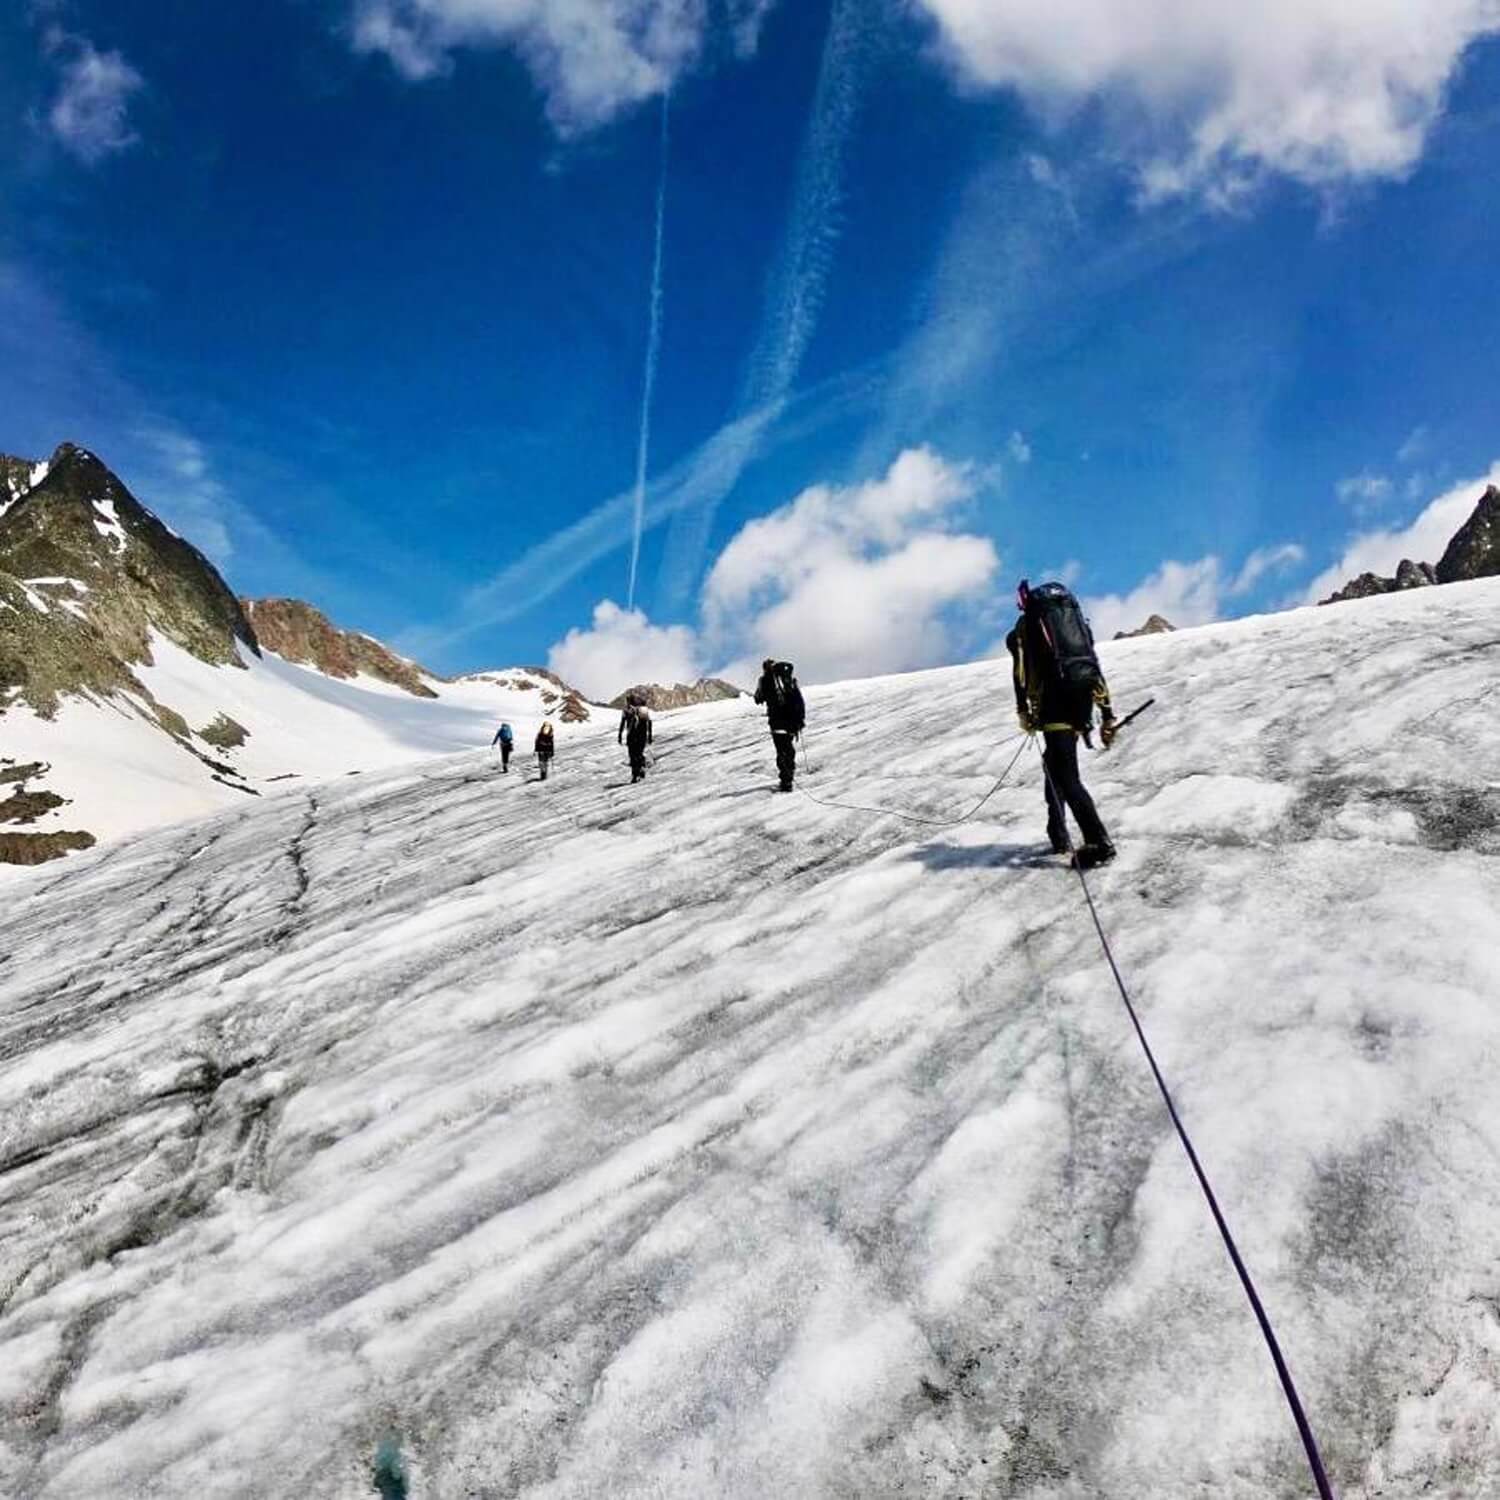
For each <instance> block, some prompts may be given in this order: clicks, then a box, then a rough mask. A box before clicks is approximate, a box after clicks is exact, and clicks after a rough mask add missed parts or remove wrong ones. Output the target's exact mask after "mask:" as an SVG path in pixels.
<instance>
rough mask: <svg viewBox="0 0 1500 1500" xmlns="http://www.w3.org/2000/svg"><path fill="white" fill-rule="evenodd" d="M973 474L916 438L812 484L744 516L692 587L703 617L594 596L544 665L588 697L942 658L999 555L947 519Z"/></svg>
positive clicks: (986, 592)
mask: <svg viewBox="0 0 1500 1500" xmlns="http://www.w3.org/2000/svg"><path fill="white" fill-rule="evenodd" d="M973 489H974V479H973V476H972V474H971V472H970V471H969V470H968V469H966V468H962V467H956V466H954V465H952V464H948V463H945V462H944V461H943V459H941V458H940V457H939V456H938V455H937V454H935V453H933V452H932V451H931V450H929V449H926V448H913V449H909V450H908V451H907V452H905V453H903V454H902V455H901V456H900V457H899V458H898V459H897V460H896V461H895V463H893V464H892V465H891V467H890V469H889V471H888V472H887V473H886V474H885V475H884V476H883V477H882V478H880V479H877V480H872V481H870V482H869V483H866V484H857V485H850V486H847V487H844V488H838V487H835V486H831V485H814V486H813V487H812V488H811V489H807V490H804V491H803V492H802V493H801V494H800V495H798V496H797V497H796V498H795V499H794V500H792V501H791V502H790V503H789V504H787V505H784V506H782V507H781V508H780V509H779V510H776V511H773V512H772V513H771V514H770V515H767V516H762V517H760V518H759V519H757V520H754V521H751V522H749V523H747V524H746V525H745V526H744V527H742V528H741V530H740V531H739V532H738V533H737V534H736V535H735V536H734V537H733V538H732V539H731V540H730V542H729V543H728V545H727V546H726V547H725V548H724V550H723V551H722V552H721V553H720V554H719V557H718V559H717V561H716V562H715V563H714V566H713V568H712V569H711V570H710V572H709V575H708V579H707V581H706V582H705V584H704V586H703V594H702V599H701V606H702V609H701V627H700V629H698V630H693V629H692V628H690V627H689V626H687V625H668V626H659V625H653V624H652V623H651V622H650V621H649V620H648V619H647V618H646V616H645V615H644V614H643V613H642V612H641V611H639V610H623V609H621V608H620V607H619V606H618V605H617V604H615V603H613V602H612V601H609V600H606V601H605V602H604V603H602V604H600V605H599V606H598V607H597V608H596V609H595V611H594V622H593V627H592V628H591V629H589V630H573V631H570V632H569V633H568V635H567V636H566V637H565V638H564V639H563V640H562V641H560V642H559V643H558V644H557V645H556V646H554V647H553V648H552V651H551V653H550V655H549V658H548V664H549V665H550V666H551V667H552V669H553V670H554V671H555V672H557V673H558V674H559V675H560V676H562V677H564V678H566V679H567V680H569V681H570V682H576V683H577V684H578V685H579V687H581V688H582V689H583V690H584V691H585V692H587V693H589V694H590V695H591V696H598V697H613V696H614V695H615V694H616V693H618V692H619V691H620V690H621V689H622V688H624V687H628V686H630V685H631V684H633V683H636V682H666V683H670V682H690V681H692V680H694V679H695V678H697V677H699V676H701V675H702V674H703V672H704V670H705V669H707V668H712V669H713V670H714V671H715V672H716V674H717V675H719V676H723V677H727V678H729V680H730V681H732V682H739V683H742V684H743V683H747V682H751V681H753V680H754V678H755V677H756V675H757V674H758V672H759V663H760V661H761V660H762V658H764V657H766V656H777V657H781V658H789V659H790V660H792V661H794V662H795V663H796V664H797V668H798V673H799V675H800V676H801V677H802V679H803V680H804V681H807V682H828V681H833V680H835V679H838V678H844V677H863V676H869V675H871V674H874V673H881V672H901V671H907V670H910V669H913V668H916V667H923V666H931V665H934V664H937V663H940V662H943V661H947V660H949V659H951V656H952V652H953V631H954V626H955V624H956V623H957V621H956V620H955V619H954V612H955V611H960V612H962V613H963V614H964V615H965V619H964V622H963V623H965V624H966V625H967V624H977V623H980V622H978V621H976V620H975V619H974V618H973V616H974V613H975V606H982V605H983V604H984V603H985V601H987V600H988V599H989V598H990V596H991V593H992V589H991V584H992V581H993V577H994V573H995V569H996V567H997V566H998V564H999V559H998V558H997V556H996V554H995V549H994V546H993V545H992V544H991V543H990V542H989V541H988V540H987V539H986V538H984V537H979V536H972V535H965V534H963V533H960V532H957V531H954V530H953V529H951V527H952V523H953V522H954V520H955V515H956V512H957V511H958V509H959V508H960V507H961V506H962V505H963V503H964V502H965V501H967V500H968V499H969V498H970V496H971V495H972V493H973Z"/></svg>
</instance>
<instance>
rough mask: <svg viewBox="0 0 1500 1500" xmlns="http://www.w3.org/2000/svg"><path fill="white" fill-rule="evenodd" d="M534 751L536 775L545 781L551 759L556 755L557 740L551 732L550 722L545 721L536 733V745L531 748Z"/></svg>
mask: <svg viewBox="0 0 1500 1500" xmlns="http://www.w3.org/2000/svg"><path fill="white" fill-rule="evenodd" d="M532 748H533V749H534V750H535V751H536V768H537V774H538V776H540V778H541V779H542V780H543V781H545V780H546V779H547V772H548V771H550V770H551V769H552V757H553V756H554V755H555V754H556V753H557V740H556V737H555V736H554V735H553V732H552V720H551V719H548V720H546V721H545V722H544V723H543V724H542V727H541V728H540V729H538V730H537V732H536V744H535V745H534V746H533V747H532Z"/></svg>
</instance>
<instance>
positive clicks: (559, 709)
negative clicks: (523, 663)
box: [453, 667, 591, 724]
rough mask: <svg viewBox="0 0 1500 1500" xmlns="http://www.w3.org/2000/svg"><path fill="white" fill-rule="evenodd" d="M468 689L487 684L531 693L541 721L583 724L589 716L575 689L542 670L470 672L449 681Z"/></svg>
mask: <svg viewBox="0 0 1500 1500" xmlns="http://www.w3.org/2000/svg"><path fill="white" fill-rule="evenodd" d="M453 680H454V681H455V682H457V683H462V684H465V685H469V686H482V685H484V684H489V685H490V686H492V687H497V688H500V689H502V690H503V691H505V692H508V693H535V694H536V701H537V703H538V704H539V705H540V707H541V711H542V715H543V717H547V718H551V717H553V716H556V718H557V719H558V721H559V722H560V723H563V724H586V723H588V721H589V719H590V717H591V715H590V713H589V705H588V701H587V700H586V699H585V698H584V696H583V694H582V693H580V692H579V691H578V689H577V688H572V687H569V686H568V684H567V683H566V682H564V681H563V680H562V678H561V677H559V676H558V675H557V673H555V672H549V671H548V670H547V669H546V667H519V668H514V669H512V670H511V671H509V672H470V673H468V674H466V675H465V676H463V677H456V678H454V679H453Z"/></svg>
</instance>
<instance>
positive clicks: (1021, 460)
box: [1006, 432, 1031, 464]
mask: <svg viewBox="0 0 1500 1500" xmlns="http://www.w3.org/2000/svg"><path fill="white" fill-rule="evenodd" d="M1006 451H1007V452H1008V453H1009V454H1010V456H1011V459H1012V460H1013V461H1014V462H1015V463H1018V464H1029V463H1030V462H1031V444H1030V443H1028V442H1027V441H1026V437H1025V434H1023V433H1020V432H1013V433H1011V435H1010V442H1009V443H1007V444H1006Z"/></svg>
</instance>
